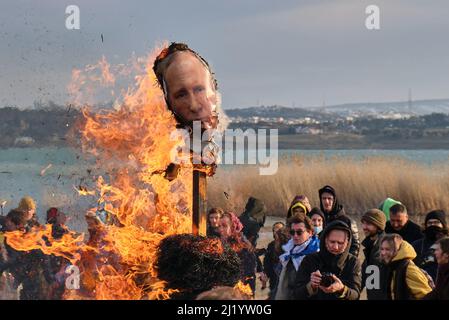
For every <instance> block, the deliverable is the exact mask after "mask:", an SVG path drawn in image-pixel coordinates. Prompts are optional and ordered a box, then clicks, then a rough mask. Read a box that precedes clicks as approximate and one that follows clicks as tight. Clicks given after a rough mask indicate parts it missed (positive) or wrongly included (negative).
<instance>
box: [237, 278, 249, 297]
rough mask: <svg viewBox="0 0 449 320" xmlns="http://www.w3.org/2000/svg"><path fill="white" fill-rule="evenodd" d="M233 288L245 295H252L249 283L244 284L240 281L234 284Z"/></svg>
mask: <svg viewBox="0 0 449 320" xmlns="http://www.w3.org/2000/svg"><path fill="white" fill-rule="evenodd" d="M234 289H235V290H238V291H240V292H241V293H242V294H243V295H245V296H248V297H252V296H253V290H252V289H251V286H250V285H249V284H244V283H243V282H242V281H239V282H237V284H236V285H235V286H234Z"/></svg>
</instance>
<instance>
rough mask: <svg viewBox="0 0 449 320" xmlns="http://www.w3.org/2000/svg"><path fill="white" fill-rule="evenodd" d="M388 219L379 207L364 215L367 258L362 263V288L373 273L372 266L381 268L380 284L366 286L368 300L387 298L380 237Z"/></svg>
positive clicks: (363, 242) (383, 232)
mask: <svg viewBox="0 0 449 320" xmlns="http://www.w3.org/2000/svg"><path fill="white" fill-rule="evenodd" d="M386 222H387V219H386V217H385V214H384V213H383V212H382V211H380V210H379V209H370V210H368V211H367V212H365V214H364V215H363V216H362V230H363V233H364V234H365V239H364V240H363V241H362V246H363V247H364V249H363V253H364V254H365V260H364V261H363V264H362V288H363V287H364V286H365V285H366V280H367V278H368V277H369V276H370V275H372V274H373V271H372V268H373V267H371V266H377V268H378V270H379V281H378V282H377V283H378V284H379V286H377V288H376V286H369V288H368V287H367V288H366V294H367V298H368V300H385V299H387V291H386V287H385V286H384V285H383V284H385V283H386V268H385V266H384V264H383V263H382V261H381V259H380V239H381V238H382V237H383V236H384V235H385V231H384V230H385V224H386ZM368 267H369V269H368Z"/></svg>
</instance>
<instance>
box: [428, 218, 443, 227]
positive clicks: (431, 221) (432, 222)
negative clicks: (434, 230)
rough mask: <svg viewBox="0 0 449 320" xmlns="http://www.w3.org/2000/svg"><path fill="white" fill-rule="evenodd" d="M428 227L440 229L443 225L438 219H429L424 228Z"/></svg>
mask: <svg viewBox="0 0 449 320" xmlns="http://www.w3.org/2000/svg"><path fill="white" fill-rule="evenodd" d="M428 227H440V228H443V224H442V223H441V221H440V220H438V219H429V220H427V222H426V228H428Z"/></svg>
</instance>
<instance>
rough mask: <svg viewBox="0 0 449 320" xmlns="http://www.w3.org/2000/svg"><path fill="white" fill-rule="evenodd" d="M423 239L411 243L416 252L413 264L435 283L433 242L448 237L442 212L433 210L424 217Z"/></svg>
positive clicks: (435, 266) (435, 267) (444, 216)
mask: <svg viewBox="0 0 449 320" xmlns="http://www.w3.org/2000/svg"><path fill="white" fill-rule="evenodd" d="M424 228H425V229H424V238H421V239H419V240H416V241H414V242H413V243H412V246H413V248H414V249H415V251H416V254H417V256H416V258H415V259H414V260H413V262H415V264H416V265H417V266H418V267H420V268H421V269H424V270H425V271H426V272H427V273H428V274H429V275H430V276H431V277H432V279H433V281H436V277H437V270H438V263H437V261H436V258H435V252H434V249H433V246H434V244H435V242H436V241H437V240H439V239H441V238H443V237H445V236H447V235H448V229H447V223H446V213H445V212H444V211H443V210H433V211H431V212H429V213H428V214H427V215H426V219H425V222H424Z"/></svg>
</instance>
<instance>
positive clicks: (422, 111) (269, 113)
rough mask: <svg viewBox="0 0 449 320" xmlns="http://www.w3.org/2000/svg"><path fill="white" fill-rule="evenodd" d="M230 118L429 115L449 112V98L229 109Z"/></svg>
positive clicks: (227, 111)
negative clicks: (409, 101) (323, 105)
mask: <svg viewBox="0 0 449 320" xmlns="http://www.w3.org/2000/svg"><path fill="white" fill-rule="evenodd" d="M225 112H226V114H227V115H228V116H230V117H243V118H248V117H255V116H258V117H266V118H274V117H284V118H304V117H311V118H315V119H329V120H331V119H333V118H334V117H335V116H336V115H337V116H340V117H346V116H352V115H358V116H362V117H363V116H372V115H376V114H389V113H401V114H405V115H418V116H420V115H426V114H431V113H446V114H449V99H433V100H416V101H412V103H411V109H410V108H409V103H408V101H396V102H373V103H370V102H361V103H345V104H339V105H331V106H326V107H307V108H289V107H284V106H277V105H275V106H259V107H247V108H236V109H227V110H225Z"/></svg>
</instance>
